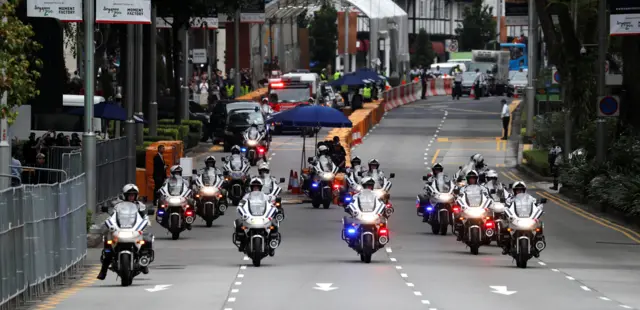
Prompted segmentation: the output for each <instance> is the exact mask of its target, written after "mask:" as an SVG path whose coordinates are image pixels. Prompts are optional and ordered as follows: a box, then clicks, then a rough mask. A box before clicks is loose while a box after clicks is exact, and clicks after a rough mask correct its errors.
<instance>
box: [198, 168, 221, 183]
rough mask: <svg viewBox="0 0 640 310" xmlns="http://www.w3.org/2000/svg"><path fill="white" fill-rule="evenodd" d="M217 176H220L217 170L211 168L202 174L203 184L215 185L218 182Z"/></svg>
mask: <svg viewBox="0 0 640 310" xmlns="http://www.w3.org/2000/svg"><path fill="white" fill-rule="evenodd" d="M217 178H218V176H217V175H216V172H215V171H213V169H210V170H208V171H205V172H204V173H203V174H202V184H203V185H204V186H213V185H214V184H216V180H217Z"/></svg>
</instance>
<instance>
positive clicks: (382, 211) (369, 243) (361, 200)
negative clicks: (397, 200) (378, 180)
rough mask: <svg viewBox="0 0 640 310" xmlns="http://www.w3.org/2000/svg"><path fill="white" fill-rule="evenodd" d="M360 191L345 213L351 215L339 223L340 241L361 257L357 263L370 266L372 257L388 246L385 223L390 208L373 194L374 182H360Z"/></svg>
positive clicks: (365, 180)
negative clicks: (341, 226)
mask: <svg viewBox="0 0 640 310" xmlns="http://www.w3.org/2000/svg"><path fill="white" fill-rule="evenodd" d="M362 181H363V182H362V186H363V190H362V191H361V192H360V193H358V194H357V195H355V196H353V200H352V201H351V203H350V204H349V205H348V206H346V207H345V209H344V211H345V212H346V213H348V214H349V215H350V218H349V217H344V218H343V219H342V225H343V228H342V240H344V241H345V242H346V243H347V245H348V246H349V247H350V248H352V249H353V250H354V251H356V252H357V253H358V255H360V260H361V261H362V262H365V263H367V264H368V263H371V256H372V255H373V253H375V252H377V251H378V250H379V249H381V248H383V247H384V246H385V245H386V244H387V243H389V230H388V229H387V219H388V218H389V217H390V216H391V215H392V214H393V212H394V209H393V207H389V206H387V205H386V204H385V203H384V202H383V201H382V200H381V199H380V198H378V196H377V195H376V194H375V193H374V192H373V186H374V181H373V180H372V179H371V178H367V177H365V178H363V180H362Z"/></svg>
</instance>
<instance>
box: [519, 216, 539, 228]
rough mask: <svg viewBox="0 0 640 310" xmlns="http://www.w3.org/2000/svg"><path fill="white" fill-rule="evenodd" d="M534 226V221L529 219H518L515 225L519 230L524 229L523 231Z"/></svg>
mask: <svg viewBox="0 0 640 310" xmlns="http://www.w3.org/2000/svg"><path fill="white" fill-rule="evenodd" d="M535 224H536V221H535V220H533V219H529V218H523V219H518V220H517V221H516V225H517V226H518V227H519V228H524V229H531V228H533V226H534V225H535Z"/></svg>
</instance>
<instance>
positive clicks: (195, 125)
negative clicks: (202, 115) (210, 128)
mask: <svg viewBox="0 0 640 310" xmlns="http://www.w3.org/2000/svg"><path fill="white" fill-rule="evenodd" d="M158 124H160V126H161V127H165V126H166V125H173V126H178V125H176V124H175V122H174V121H173V120H172V119H161V120H158ZM180 125H187V126H189V132H192V133H201V132H202V126H203V125H202V122H201V121H198V120H182V121H181V122H180Z"/></svg>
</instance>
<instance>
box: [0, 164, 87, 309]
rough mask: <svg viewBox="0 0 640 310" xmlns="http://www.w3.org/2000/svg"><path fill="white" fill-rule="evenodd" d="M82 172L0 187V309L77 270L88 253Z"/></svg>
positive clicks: (45, 290) (35, 294)
mask: <svg viewBox="0 0 640 310" xmlns="http://www.w3.org/2000/svg"><path fill="white" fill-rule="evenodd" d="M84 188H85V175H84V174H82V175H80V176H77V177H74V178H71V179H69V180H67V181H65V182H63V183H58V184H40V185H24V186H20V187H13V188H9V189H6V190H4V191H1V192H0V249H1V250H0V275H1V279H0V309H2V310H5V309H15V308H17V307H18V306H20V305H21V304H22V303H23V302H25V301H29V300H33V299H35V298H38V297H40V296H42V295H43V294H45V293H48V292H49V291H50V290H52V289H54V288H55V287H56V286H57V285H59V284H61V283H63V282H64V281H65V280H67V278H68V277H69V276H71V275H72V274H74V273H76V272H77V271H78V269H79V268H80V267H82V265H83V263H84V262H83V260H84V258H85V257H86V254H87V227H86V225H87V224H86V223H87V222H86V216H87V206H86V201H87V200H86V197H85V190H84Z"/></svg>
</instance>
